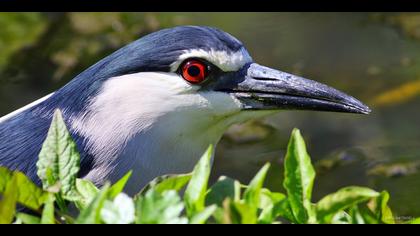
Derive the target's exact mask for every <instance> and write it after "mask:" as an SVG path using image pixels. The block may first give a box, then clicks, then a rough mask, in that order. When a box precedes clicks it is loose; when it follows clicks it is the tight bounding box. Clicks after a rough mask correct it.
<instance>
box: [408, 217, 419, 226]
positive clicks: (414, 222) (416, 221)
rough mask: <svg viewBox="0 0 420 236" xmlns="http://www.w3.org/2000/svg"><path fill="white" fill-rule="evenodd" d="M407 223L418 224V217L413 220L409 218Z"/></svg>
mask: <svg viewBox="0 0 420 236" xmlns="http://www.w3.org/2000/svg"><path fill="white" fill-rule="evenodd" d="M409 224H415V225H419V224H420V218H416V219H414V220H410V222H409Z"/></svg>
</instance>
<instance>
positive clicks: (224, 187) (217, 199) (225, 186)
mask: <svg viewBox="0 0 420 236" xmlns="http://www.w3.org/2000/svg"><path fill="white" fill-rule="evenodd" d="M240 195H241V183H239V181H237V180H234V179H231V178H228V177H226V176H221V177H220V178H219V180H218V181H217V182H216V183H215V184H214V185H213V186H212V187H211V188H210V190H209V192H208V193H207V196H206V204H207V205H213V204H215V205H217V206H219V207H222V206H223V201H224V200H225V199H226V198H230V199H233V200H234V201H239V199H240Z"/></svg>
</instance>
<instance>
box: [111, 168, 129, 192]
mask: <svg viewBox="0 0 420 236" xmlns="http://www.w3.org/2000/svg"><path fill="white" fill-rule="evenodd" d="M131 174H132V171H129V172H128V173H127V174H125V175H124V176H123V177H122V178H121V179H120V180H118V181H117V182H116V183H115V184H114V185H112V186H111V188H110V189H109V196H110V197H111V198H115V197H116V196H117V195H118V194H120V193H121V192H122V191H123V189H124V187H125V185H126V184H127V181H128V179H130V177H131Z"/></svg>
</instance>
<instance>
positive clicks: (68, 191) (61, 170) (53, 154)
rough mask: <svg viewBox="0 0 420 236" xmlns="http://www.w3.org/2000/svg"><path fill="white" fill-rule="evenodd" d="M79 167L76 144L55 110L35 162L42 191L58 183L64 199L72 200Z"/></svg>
mask: <svg viewBox="0 0 420 236" xmlns="http://www.w3.org/2000/svg"><path fill="white" fill-rule="evenodd" d="M79 165H80V156H79V153H78V152H77V148H76V144H75V143H74V141H73V139H72V138H71V135H70V133H69V132H68V130H67V127H66V124H65V123H64V120H63V117H62V115H61V112H60V111H59V110H56V111H55V113H54V117H53V119H52V123H51V127H50V129H49V131H48V135H47V138H46V140H45V142H44V144H43V145H42V149H41V152H40V154H39V160H38V162H37V167H38V176H39V178H40V179H41V181H42V184H43V187H44V189H45V190H48V189H49V188H50V187H53V186H55V185H56V184H57V183H59V184H60V191H61V193H62V194H63V196H64V198H65V199H68V200H71V199H73V198H74V197H75V196H77V191H76V177H77V173H78V172H79Z"/></svg>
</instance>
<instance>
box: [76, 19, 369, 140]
mask: <svg viewBox="0 0 420 236" xmlns="http://www.w3.org/2000/svg"><path fill="white" fill-rule="evenodd" d="M82 75H83V76H81V77H83V78H84V79H85V80H87V79H86V77H94V78H96V80H95V81H94V82H91V83H90V84H88V86H89V87H93V88H94V90H95V91H96V92H97V93H96V94H95V96H94V98H93V99H91V100H90V104H89V109H87V110H90V111H91V112H93V113H99V112H102V117H97V118H101V119H104V122H105V123H107V122H106V120H110V119H112V118H114V121H115V122H116V124H118V125H119V126H121V125H123V124H124V123H125V122H127V123H131V124H132V125H141V127H142V128H145V127H148V126H152V125H153V124H154V122H155V121H157V120H159V119H160V118H163V117H174V119H171V122H173V123H171V124H172V125H177V124H179V125H186V126H187V127H193V128H194V129H195V130H197V128H198V127H199V126H201V127H203V128H204V127H207V128H208V127H212V125H213V124H218V125H219V126H218V127H220V128H221V129H223V128H225V127H227V126H229V125H230V124H232V123H235V122H242V121H245V120H247V119H250V118H252V117H258V116H263V115H266V114H271V113H274V112H277V111H280V110H315V111H334V112H348V113H359V114H367V113H369V112H370V109H369V108H368V107H367V106H366V105H364V104H363V103H362V102H360V101H358V100H357V99H355V98H353V97H351V96H349V95H347V94H345V93H343V92H340V91H338V90H336V89H334V88H331V87H329V86H327V85H324V84H321V83H319V82H315V81H313V80H308V79H305V78H302V77H299V76H296V75H292V74H289V73H286V72H282V71H279V70H276V69H272V68H268V67H265V66H262V65H259V64H257V63H256V62H254V61H253V59H252V57H251V56H250V55H249V53H248V51H247V50H246V48H245V47H244V46H243V44H242V43H241V42H240V41H239V40H237V39H236V38H234V37H233V36H231V35H230V34H228V33H226V32H223V31H221V30H218V29H215V28H211V27H198V26H180V27H175V28H170V29H164V30H161V31H158V32H155V33H152V34H149V35H147V36H145V37H143V38H141V39H139V40H138V41H135V42H133V43H132V44H130V45H128V46H126V47H124V48H122V49H121V50H119V51H117V52H115V53H114V54H112V55H111V56H109V57H108V58H105V59H104V60H102V61H100V62H99V63H97V64H96V65H94V66H93V67H92V68H90V69H88V70H87V71H86V72H85V73H83V74H82ZM76 80H77V79H76ZM88 81H89V80H88ZM90 81H92V78H90ZM98 81H100V82H101V83H100V85H97V82H98ZM84 83H86V81H84ZM84 90H86V91H91V90H92V89H84ZM84 118H85V117H84ZM175 118H176V119H175ZM117 121H118V122H117ZM140 121H141V122H140ZM116 124H115V125H116ZM187 127H185V128H187ZM133 131H134V132H136V131H137V130H136V129H133ZM198 131H199V132H202V130H199V129H198Z"/></svg>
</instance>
